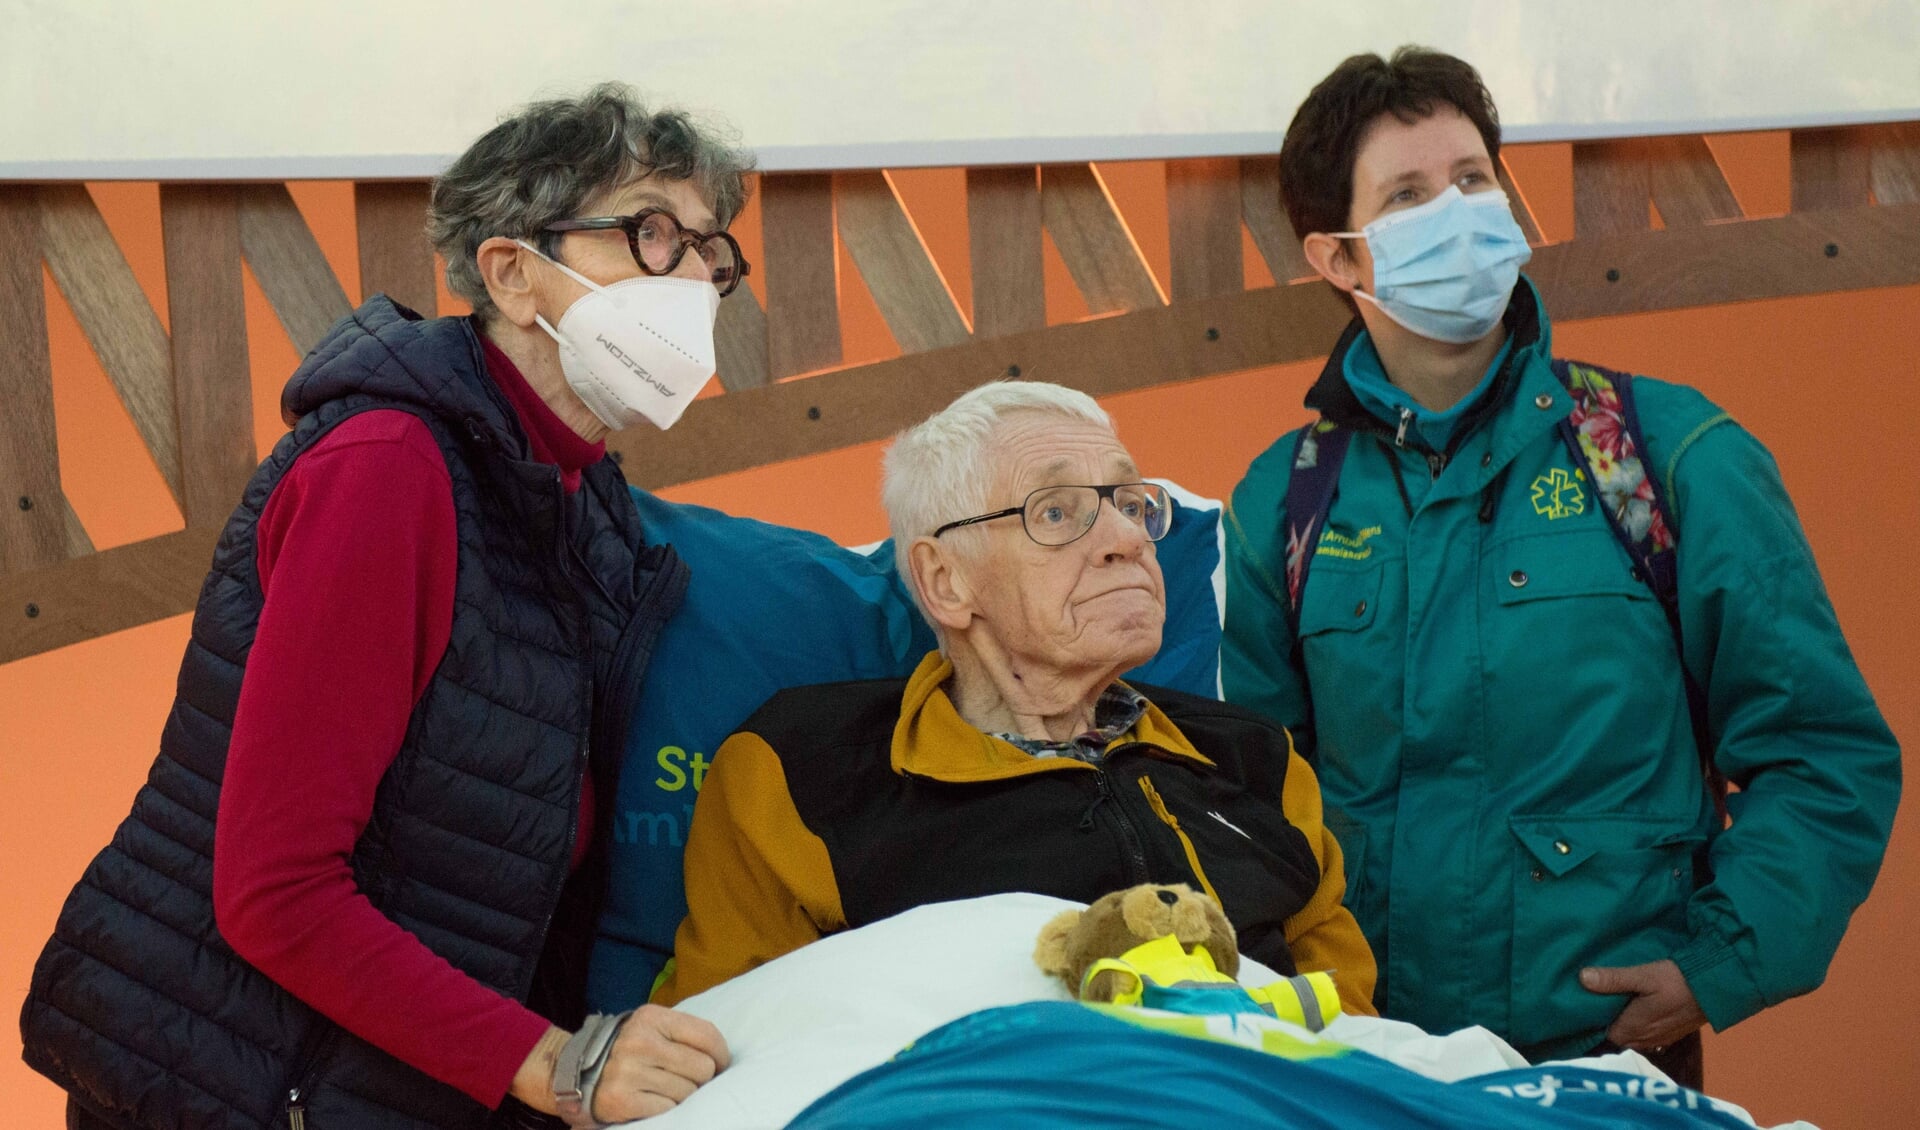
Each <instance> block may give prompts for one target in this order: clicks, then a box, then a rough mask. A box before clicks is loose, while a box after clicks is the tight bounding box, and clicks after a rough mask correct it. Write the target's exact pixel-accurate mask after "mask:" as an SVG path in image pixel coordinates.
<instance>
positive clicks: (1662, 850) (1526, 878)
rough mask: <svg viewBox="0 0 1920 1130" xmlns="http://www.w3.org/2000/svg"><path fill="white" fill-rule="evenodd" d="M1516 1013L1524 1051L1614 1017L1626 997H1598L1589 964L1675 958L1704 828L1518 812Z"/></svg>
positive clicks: (1513, 1037)
mask: <svg viewBox="0 0 1920 1130" xmlns="http://www.w3.org/2000/svg"><path fill="white" fill-rule="evenodd" d="M1508 826H1509V828H1510V829H1511V831H1512V833H1513V838H1514V841H1515V843H1514V848H1513V855H1512V859H1513V932H1512V933H1513V957H1512V992H1511V996H1510V998H1509V1000H1510V1001H1511V1004H1512V1009H1513V1015H1512V1018H1511V1020H1510V1022H1509V1031H1507V1032H1506V1033H1504V1034H1505V1035H1506V1037H1507V1039H1508V1040H1509V1041H1511V1042H1512V1043H1514V1044H1515V1045H1517V1046H1521V1047H1524V1046H1526V1045H1529V1044H1537V1043H1541V1042H1543V1041H1546V1040H1551V1039H1560V1038H1565V1037H1568V1036H1572V1035H1576V1034H1579V1033H1581V1032H1587V1031H1591V1032H1594V1033H1595V1035H1594V1039H1595V1041H1596V1042H1597V1041H1598V1040H1599V1039H1600V1032H1601V1030H1603V1029H1605V1028H1606V1026H1607V1025H1608V1024H1610V1023H1612V1022H1613V1018H1614V1017H1615V1016H1616V1015H1618V1014H1619V1012H1620V1009H1621V1008H1622V1007H1624V1006H1625V1004H1626V998H1625V997H1620V996H1603V995H1600V994H1597V993H1589V992H1588V991H1587V990H1585V989H1583V988H1581V987H1580V981H1579V976H1580V970H1581V969H1582V968H1584V967H1586V966H1589V965H1638V964H1641V963H1643V962H1648V961H1658V960H1660V959H1662V958H1667V957H1672V956H1673V955H1674V953H1675V952H1677V951H1678V950H1679V948H1680V946H1681V945H1682V944H1683V943H1684V942H1685V941H1686V937H1687V934H1686V925H1687V922H1686V905H1687V900H1688V899H1689V898H1690V897H1691V896H1692V893H1693V888H1694V874H1693V864H1694V855H1695V852H1696V851H1698V850H1699V849H1700V848H1701V847H1702V845H1703V844H1704V842H1705V839H1706V837H1705V834H1704V833H1703V832H1702V831H1700V830H1698V829H1696V828H1693V827H1691V826H1689V825H1688V824H1686V823H1685V822H1684V821H1677V820H1673V819H1669V818H1658V817H1646V816H1619V815H1611V814H1609V815H1600V816H1586V815H1582V816H1571V815H1564V816H1513V817H1510V818H1509V821H1508Z"/></svg>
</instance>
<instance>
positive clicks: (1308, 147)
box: [1280, 44, 1500, 239]
mask: <svg viewBox="0 0 1920 1130" xmlns="http://www.w3.org/2000/svg"><path fill="white" fill-rule="evenodd" d="M1443 102H1444V103H1446V104H1447V105H1449V106H1452V107H1453V108H1454V109H1456V110H1458V111H1460V112H1461V113H1462V114H1464V115H1466V117H1467V120H1468V121H1470V122H1472V123H1473V125H1474V128H1475V129H1477V130H1479V131H1480V136H1481V138H1482V139H1483V140H1485V141H1486V143H1487V155H1488V156H1490V157H1492V158H1493V159H1494V160H1495V161H1496V162H1498V161H1499V159H1500V113H1499V111H1498V110H1496V109H1494V106H1493V95H1492V94H1490V93H1488V91H1487V86H1486V84H1485V83H1483V82H1481V81H1480V73H1479V72H1478V71H1476V70H1474V69H1473V66H1472V65H1471V64H1470V63H1467V62H1466V61H1465V60H1462V59H1456V58H1454V57H1453V56H1452V55H1448V54H1444V53H1443V52H1439V51H1433V50H1429V49H1428V48H1425V47H1415V46H1413V45H1411V44H1409V45H1407V46H1405V47H1402V48H1400V49H1399V50H1397V51H1395V52H1394V53H1393V58H1392V59H1382V58H1381V57H1380V56H1378V55H1373V54H1367V55H1353V56H1350V57H1349V58H1348V59H1347V60H1346V61H1345V62H1343V63H1341V64H1340V65H1339V66H1337V67H1335V68H1333V73H1332V74H1329V75H1328V76H1327V77H1326V78H1324V79H1321V80H1320V85H1318V86H1316V87H1314V88H1313V91H1312V93H1310V94H1308V95H1307V99H1306V101H1304V102H1302V103H1300V108H1299V109H1298V110H1296V111H1294V115H1293V122H1292V123H1291V124H1290V125H1288V126H1287V136H1286V138H1285V140H1284V141H1282V142H1281V144H1280V201H1281V203H1282V204H1284V205H1285V206H1286V209H1287V219H1288V220H1289V221H1291V222H1292V224H1293V232H1294V234H1295V235H1296V236H1299V237H1300V238H1302V239H1304V238H1306V236H1307V235H1308V233H1310V232H1336V231H1345V230H1346V229H1347V216H1348V214H1349V213H1350V212H1351V211H1352V209H1353V163H1354V159H1355V158H1356V157H1357V156H1359V153H1360V141H1361V139H1362V138H1363V137H1365V136H1366V132H1367V127H1368V126H1370V125H1372V124H1373V123H1374V121H1375V119H1377V118H1379V117H1380V115H1382V114H1392V115H1393V116H1394V117H1396V118H1399V119H1400V120H1401V121H1403V122H1406V123H1407V124H1409V125H1411V124H1413V123H1414V122H1417V121H1419V120H1421V119H1422V118H1425V117H1427V116H1429V115H1431V114H1432V113H1433V111H1434V108H1435V107H1436V106H1438V105H1440V104H1441V103H1443Z"/></svg>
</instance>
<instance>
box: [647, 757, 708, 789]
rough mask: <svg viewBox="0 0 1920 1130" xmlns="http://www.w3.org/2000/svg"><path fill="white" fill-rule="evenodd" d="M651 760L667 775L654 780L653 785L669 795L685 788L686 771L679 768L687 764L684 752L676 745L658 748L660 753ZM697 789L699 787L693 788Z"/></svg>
mask: <svg viewBox="0 0 1920 1130" xmlns="http://www.w3.org/2000/svg"><path fill="white" fill-rule="evenodd" d="M653 760H654V762H655V763H656V764H658V765H659V766H660V768H661V769H663V770H665V771H666V772H667V773H668V774H669V776H666V777H656V778H654V781H653V783H654V784H655V785H657V786H659V788H661V789H662V790H664V791H666V792H670V793H677V792H679V791H680V790H681V789H684V788H686V787H687V771H686V770H685V769H682V768H681V766H682V765H685V764H686V763H687V751H686V750H684V749H681V748H680V747H679V746H677V745H663V746H661V747H660V752H659V753H657V754H655V755H654V758H653ZM699 787H700V786H699V785H695V786H694V788H696V789H697V788H699Z"/></svg>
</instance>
